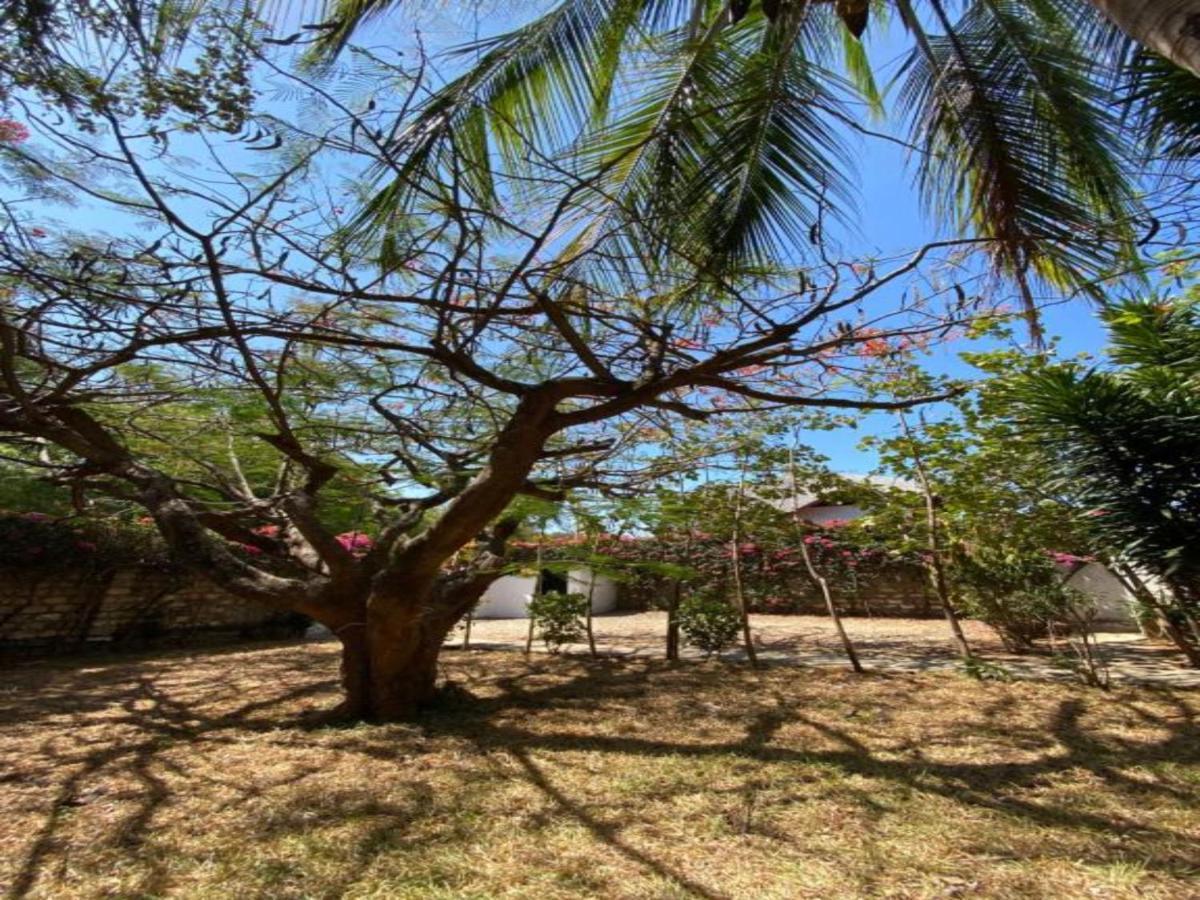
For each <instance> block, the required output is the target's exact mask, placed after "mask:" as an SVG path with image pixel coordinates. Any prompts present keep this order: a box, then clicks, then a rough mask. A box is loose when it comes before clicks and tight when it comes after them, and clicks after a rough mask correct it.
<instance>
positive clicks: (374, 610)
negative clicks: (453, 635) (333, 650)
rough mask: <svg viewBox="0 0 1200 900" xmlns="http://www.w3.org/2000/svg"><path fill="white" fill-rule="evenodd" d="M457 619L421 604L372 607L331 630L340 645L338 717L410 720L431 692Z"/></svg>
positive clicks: (432, 693) (430, 699) (375, 720)
mask: <svg viewBox="0 0 1200 900" xmlns="http://www.w3.org/2000/svg"><path fill="white" fill-rule="evenodd" d="M458 618H459V616H457V615H451V614H449V613H447V612H443V611H442V610H438V611H437V612H436V613H433V614H431V613H430V610H429V608H428V605H427V603H425V602H413V601H409V602H406V603H404V604H403V606H400V607H396V606H394V605H392V604H376V605H375V606H373V607H371V608H370V610H369V611H368V612H367V614H366V615H365V617H363V619H365V620H364V621H353V622H347V623H345V624H343V625H342V626H340V627H338V628H335V629H333V632H334V634H335V635H336V636H337V638H338V640H340V641H341V643H342V666H341V683H342V691H343V693H344V697H343V699H342V702H341V704H340V705H339V706H338V707H337V709H336V710H335V711H334V715H335V716H336V717H337V718H339V719H347V720H350V721H364V722H396V721H402V720H405V719H410V718H412V717H413V716H414V715H416V714H417V713H418V712H420V710H421V709H422V708H424V707H426V706H429V705H430V703H431V702H432V701H433V700H434V698H435V696H436V694H437V675H438V655H439V654H440V653H441V650H442V644H443V642H444V641H445V640H446V636H447V635H448V634H449V633H450V631H451V630H452V629H453V628H454V625H455V624H456V622H457V621H458Z"/></svg>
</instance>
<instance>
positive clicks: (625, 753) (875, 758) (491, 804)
mask: <svg viewBox="0 0 1200 900" xmlns="http://www.w3.org/2000/svg"><path fill="white" fill-rule="evenodd" d="M333 657H334V648H333V647H332V646H331V645H329V644H309V645H305V646H291V647H268V648H261V647H260V648H254V649H249V650H247V649H241V650H237V651H227V652H208V653H204V654H195V655H189V654H185V653H177V654H171V655H160V656H157V657H153V656H146V657H141V658H125V659H121V660H116V661H112V660H105V661H99V662H98V661H95V660H93V661H91V662H88V661H84V662H77V663H75V664H68V663H37V664H29V665H23V666H19V667H16V668H14V669H10V670H9V671H8V672H6V673H5V678H4V684H5V689H4V692H3V694H0V804H2V808H3V809H4V810H5V815H4V817H3V818H2V819H0V885H2V886H3V887H4V888H5V889H6V890H7V891H8V892H9V894H10V895H11V896H16V897H24V896H31V897H53V898H56V900H59V898H74V897H89V898H90V897H122V898H135V897H139V898H140V897H146V898H148V897H161V896H172V897H203V898H210V897H211V898H218V897H219V898H255V897H262V898H273V900H274V898H310V897H311V898H326V897H327V898H334V897H348V898H389V900H391V898H422V900H425V898H450V897H454V898H491V897H538V898H567V897H605V898H610V897H611V898H625V897H628V898H676V897H691V896H699V897H736V898H755V900H758V898H803V897H813V898H822V900H824V898H839V897H870V898H875V897H955V896H964V897H968V896H969V897H974V896H980V897H1046V898H1064V897H1152V898H1153V897H1178V898H1184V897H1192V898H1194V897H1198V896H1200V851H1198V849H1197V848H1198V847H1200V741H1198V740H1197V737H1198V732H1200V727H1198V721H1197V715H1200V694H1197V693H1196V692H1188V691H1178V690H1177V691H1167V690H1146V689H1143V690H1134V689H1122V690H1119V691H1114V692H1113V693H1112V694H1111V695H1103V694H1101V693H1098V692H1089V691H1087V690H1085V689H1083V688H1075V687H1071V686H1067V685H1061V684H1039V683H1027V682H1026V683H1013V684H979V683H975V682H971V681H968V680H965V679H963V678H962V677H960V676H957V675H952V674H920V675H917V674H904V675H886V676H885V675H872V676H867V677H860V678H855V677H853V676H851V675H848V674H843V673H841V672H837V671H833V670H828V669H796V668H776V669H770V670H767V671H764V672H752V671H749V670H747V669H745V668H742V667H738V666H730V665H724V664H717V663H714V664H698V663H685V664H683V665H680V666H676V667H670V666H668V665H666V664H663V663H658V662H652V661H646V660H638V661H614V660H607V661H601V662H587V661H582V660H577V659H572V660H560V659H552V658H546V657H538V658H535V659H534V660H533V661H532V662H530V663H527V662H526V661H525V660H524V659H522V658H521V657H520V656H517V655H510V654H502V653H482V654H477V655H468V654H447V673H448V674H449V675H450V676H451V678H452V679H453V681H454V683H455V685H456V693H457V694H458V699H457V700H456V701H455V702H454V703H453V704H451V705H448V706H447V707H446V708H445V709H443V710H442V711H439V712H438V713H436V714H431V715H430V716H429V717H428V718H427V719H426V720H425V721H423V722H422V723H420V724H419V725H418V726H388V727H377V728H372V727H357V728H341V729H337V728H324V729H317V730H305V729H304V728H302V727H300V726H298V725H296V724H294V723H295V722H296V721H297V717H298V716H299V715H300V714H301V713H303V712H304V711H305V710H306V709H311V708H317V707H322V706H327V705H330V704H331V703H332V701H333V700H334V696H335V691H334V685H333V683H332V678H331V676H332V673H333V667H334V658H333ZM468 695H470V696H468Z"/></svg>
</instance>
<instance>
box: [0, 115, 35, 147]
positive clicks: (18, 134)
mask: <svg viewBox="0 0 1200 900" xmlns="http://www.w3.org/2000/svg"><path fill="white" fill-rule="evenodd" d="M27 140H29V129H28V128H27V127H25V124H24V123H22V122H18V121H17V120H16V119H0V144H21V143H24V142H25V141H27Z"/></svg>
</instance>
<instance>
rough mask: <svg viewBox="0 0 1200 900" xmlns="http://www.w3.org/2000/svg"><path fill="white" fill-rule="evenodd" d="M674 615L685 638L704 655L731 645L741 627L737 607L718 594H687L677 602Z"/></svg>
mask: <svg viewBox="0 0 1200 900" xmlns="http://www.w3.org/2000/svg"><path fill="white" fill-rule="evenodd" d="M676 617H677V618H678V621H679V629H680V631H682V632H683V636H684V638H685V640H686V641H687V642H688V643H689V644H691V645H692V646H693V647H696V648H698V649H700V650H703V651H704V655H705V656H712V655H713V654H714V653H720V652H721V651H722V650H724V649H725V648H726V647H728V646H729V645H730V644H732V643H733V642H734V641H735V640H737V636H738V631H739V630H740V628H741V619H740V617H739V616H738V612H737V610H736V609H734V608H733V606H732V605H731V604H730V603H729V601H728V600H727V599H726V598H725V597H724V596H723V595H722V594H720V593H712V592H705V593H695V594H692V595H690V596H689V597H688V598H687V599H686V600H684V601H683V602H682V603H680V604H679V609H678V610H677V611H676Z"/></svg>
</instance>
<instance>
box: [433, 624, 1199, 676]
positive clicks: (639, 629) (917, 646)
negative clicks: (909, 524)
mask: <svg viewBox="0 0 1200 900" xmlns="http://www.w3.org/2000/svg"><path fill="white" fill-rule="evenodd" d="M843 621H844V622H845V625H846V630H847V631H848V632H849V634H850V637H851V639H852V640H853V641H854V643H855V646H856V648H857V650H858V654H859V657H860V658H861V660H862V663H863V665H864V666H865V667H866V668H868V669H901V670H922V669H954V668H957V667H958V665H959V663H958V660H957V657H956V656H955V654H954V651H953V649H952V648H951V646H950V643H949V640H948V637H947V628H946V623H945V622H944V621H943V620H941V619H889V618H847V619H845V620H843ZM750 623H751V627H752V629H753V631H754V636H755V645H756V649H757V650H758V656H759V659H761V660H762V661H764V662H770V663H776V664H790V665H810V666H844V665H846V660H845V656H844V655H843V654H842V651H841V644H840V642H839V641H838V638H837V634H836V632H835V631H834V629H833V626H832V624H831V623H830V621H829V620H828V619H827V618H824V617H822V616H774V615H772V616H765V615H755V616H751V617H750ZM528 627H529V624H528V621H527V620H525V619H480V620H477V621H475V622H474V623H473V624H472V626H471V647H472V648H474V649H478V650H513V649H523V648H524V646H525V635H526V631H527V629H528ZM594 629H595V634H596V647H597V650H598V652H600V653H602V654H604V655H606V656H661V655H662V652H663V634H664V632H665V631H666V613H663V612H645V613H617V614H610V615H604V616H597V617H596V619H595V625H594ZM963 630H964V631H965V632H966V635H967V639H968V640H969V641H970V642H971V645H972V647H973V648H974V650H975V651H976V652H977V653H979V654H980V655H981V656H983V657H984V658H986V659H987V660H988V661H989V662H993V663H996V664H997V665H1000V666H1002V667H1004V669H1006V670H1008V672H1009V673H1010V674H1011V675H1013V676H1014V677H1019V678H1054V679H1061V678H1071V677H1073V676H1072V675H1071V673H1069V672H1067V671H1065V670H1064V669H1063V668H1061V667H1059V666H1056V665H1054V663H1053V662H1052V660H1051V659H1050V658H1049V657H1048V656H1047V655H1043V654H1033V655H1028V656H1016V655H1013V654H1011V653H1008V652H1006V651H1005V650H1004V647H1003V645H1002V644H1001V643H1000V641H999V639H998V638H997V637H996V635H995V632H993V631H992V630H991V629H990V628H988V627H987V626H986V625H984V624H983V623H981V622H973V621H966V622H963ZM1098 639H1099V642H1100V644H1101V649H1102V654H1103V657H1104V660H1105V661H1106V662H1107V663H1108V666H1109V669H1110V672H1111V676H1112V680H1113V682H1114V683H1141V684H1159V685H1164V686H1170V687H1200V670H1197V669H1188V668H1184V666H1183V659H1182V657H1181V656H1179V655H1178V654H1177V653H1175V652H1174V651H1173V650H1172V648H1171V647H1170V646H1168V645H1166V644H1163V643H1160V642H1157V641H1151V640H1148V639H1147V638H1145V637H1144V636H1143V635H1141V634H1140V633H1137V632H1103V633H1101V634H1099V635H1098ZM461 641H462V630H461V628H460V630H459V631H458V632H457V633H456V634H455V636H454V645H459V646H461ZM534 649H535V650H536V651H537V652H544V651H545V648H544V647H543V646H542V645H541V643H540V642H539V641H535V642H534ZM565 652H567V653H572V654H585V653H587V647H586V645H572V646H569V647H567V648H565ZM683 655H684V656H685V657H689V658H696V657H699V656H701V654H700V653H699V652H697V651H694V650H690V649H688V650H685V651H684V654H683ZM722 657H723V658H725V659H731V660H736V659H741V658H743V657H744V652H743V651H742V650H730V651H727V652H726V653H724V654H722Z"/></svg>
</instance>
